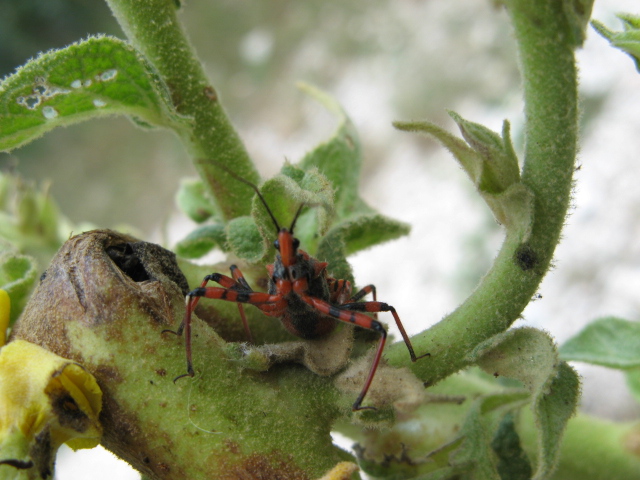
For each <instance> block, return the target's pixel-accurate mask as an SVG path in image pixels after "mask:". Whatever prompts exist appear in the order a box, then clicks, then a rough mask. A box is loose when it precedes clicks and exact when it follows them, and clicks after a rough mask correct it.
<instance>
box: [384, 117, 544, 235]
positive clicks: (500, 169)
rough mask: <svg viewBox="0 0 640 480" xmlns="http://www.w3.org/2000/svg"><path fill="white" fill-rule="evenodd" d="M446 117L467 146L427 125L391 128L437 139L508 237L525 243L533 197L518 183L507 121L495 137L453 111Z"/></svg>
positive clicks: (485, 129) (401, 123) (436, 127)
mask: <svg viewBox="0 0 640 480" xmlns="http://www.w3.org/2000/svg"><path fill="white" fill-rule="evenodd" d="M449 115H451V117H452V118H453V119H454V120H455V122H456V123H457V124H458V127H459V128H460V131H461V133H462V136H463V137H464V139H465V140H466V143H465V142H464V141H462V140H461V139H459V138H457V137H455V136H453V135H452V134H450V133H449V132H447V131H446V130H443V129H442V128H440V127H438V126H437V125H434V124H432V123H429V122H395V123H394V125H395V127H396V128H398V129H400V130H404V131H410V132H421V133H426V134H429V135H432V136H433V137H435V138H436V139H437V140H439V141H440V142H441V143H442V144H443V145H444V146H445V147H446V148H447V149H448V150H449V151H450V152H451V153H452V154H453V156H454V157H455V158H456V160H457V161H458V162H459V163H460V165H461V166H462V168H463V169H464V170H465V172H466V173H467V175H468V176H469V178H470V179H471V181H472V182H473V184H474V186H475V187H476V188H477V190H478V192H479V193H480V195H481V196H482V198H483V199H484V201H485V202H486V203H487V205H488V206H489V208H490V209H491V211H492V212H493V215H494V216H495V218H496V221H497V222H498V223H500V224H501V225H504V226H505V228H506V230H507V233H508V234H509V235H511V236H514V237H516V238H519V239H520V241H521V242H525V241H527V239H528V238H529V235H530V233H531V226H532V225H533V207H534V195H533V193H532V192H531V190H530V189H529V188H528V187H527V186H525V185H524V184H523V183H521V182H520V167H519V165H518V158H517V157H516V154H515V151H514V148H513V144H512V142H511V134H510V126H509V122H507V121H506V120H505V121H504V123H503V126H502V135H498V134H497V133H495V132H493V131H491V130H489V129H488V128H486V127H484V126H483V125H480V124H478V123H474V122H469V121H468V120H465V119H464V118H462V117H460V115H458V114H457V113H455V112H449Z"/></svg>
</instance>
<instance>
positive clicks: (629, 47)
mask: <svg viewBox="0 0 640 480" xmlns="http://www.w3.org/2000/svg"><path fill="white" fill-rule="evenodd" d="M618 18H620V19H621V20H622V22H623V26H624V31H622V32H614V31H612V30H609V29H608V28H607V27H605V26H604V24H602V23H601V22H598V21H597V20H594V21H592V22H591V25H592V26H593V28H594V29H595V30H596V31H597V32H598V33H599V34H600V35H602V36H603V37H604V38H606V39H607V40H609V43H611V45H612V46H613V47H616V48H618V49H620V50H622V51H623V52H625V53H627V54H629V55H630V56H631V58H633V60H634V62H635V64H636V70H638V71H639V72H640V16H633V15H629V14H621V15H618Z"/></svg>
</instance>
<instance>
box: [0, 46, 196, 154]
mask: <svg viewBox="0 0 640 480" xmlns="http://www.w3.org/2000/svg"><path fill="white" fill-rule="evenodd" d="M113 114H125V115H129V116H131V117H134V118H136V119H139V120H140V121H141V122H142V123H143V124H149V125H155V126H165V127H172V128H175V129H177V130H180V129H182V128H184V126H185V125H186V119H184V118H183V117H180V116H179V115H178V114H177V113H176V112H175V110H174V109H173V106H172V102H171V98H170V97H169V93H168V90H167V88H166V86H165V85H164V83H163V82H162V81H161V80H160V77H159V76H158V75H157V73H156V72H155V70H154V69H153V67H152V66H151V64H150V63H149V62H148V61H147V60H146V59H145V58H143V57H142V55H141V54H140V53H139V52H137V51H136V50H135V49H134V48H133V47H132V46H131V45H129V44H128V43H126V42H123V41H122V40H118V39H116V38H113V37H90V38H89V39H87V40H85V41H82V42H79V43H74V44H72V45H70V46H68V47H66V48H63V49H61V50H52V51H50V52H47V53H44V54H42V55H40V56H38V57H37V58H35V59H33V60H30V61H29V62H27V64H26V65H24V66H22V67H20V68H18V70H17V71H16V72H15V73H14V74H12V75H9V76H7V77H6V78H4V79H3V80H2V82H1V83H0V150H10V149H13V148H16V147H19V146H20V145H23V144H25V143H28V142H30V141H32V140H34V139H36V138H38V137H39V136H41V135H43V134H44V133H46V132H48V131H49V130H52V129H53V128H55V127H59V126H63V125H70V124H72V123H77V122H80V121H82V120H86V119H89V118H94V117H101V116H105V115H113Z"/></svg>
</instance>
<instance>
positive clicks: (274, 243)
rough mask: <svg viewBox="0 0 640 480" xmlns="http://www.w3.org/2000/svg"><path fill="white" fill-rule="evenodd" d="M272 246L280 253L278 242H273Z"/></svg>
mask: <svg viewBox="0 0 640 480" xmlns="http://www.w3.org/2000/svg"><path fill="white" fill-rule="evenodd" d="M273 246H274V247H275V248H276V250H278V251H280V241H279V240H276V241H275V242H273Z"/></svg>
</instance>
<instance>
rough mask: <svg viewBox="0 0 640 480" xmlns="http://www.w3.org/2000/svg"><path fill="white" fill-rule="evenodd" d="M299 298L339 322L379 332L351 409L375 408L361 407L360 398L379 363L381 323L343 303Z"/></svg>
mask: <svg viewBox="0 0 640 480" xmlns="http://www.w3.org/2000/svg"><path fill="white" fill-rule="evenodd" d="M298 295H299V296H300V298H301V299H302V300H304V301H305V302H306V303H307V304H309V305H311V306H312V307H313V308H315V309H316V310H318V311H319V312H321V313H323V314H325V315H329V316H331V317H334V318H336V319H338V320H340V321H341V322H345V323H351V324H353V325H357V326H359V327H362V328H366V329H369V330H373V331H375V332H378V333H379V334H380V341H379V342H378V347H377V348H376V353H375V357H374V358H373V362H372V363H371V368H370V369H369V374H368V375H367V379H366V380H365V382H364V386H363V387H362V390H361V392H360V395H358V398H357V399H356V401H355V402H354V404H353V406H352V407H351V409H352V410H353V411H354V412H355V411H358V410H375V407H363V406H362V400H363V399H364V397H365V395H366V394H367V392H368V391H369V387H370V386H371V382H372V381H373V377H374V375H375V373H376V370H377V369H378V364H379V363H380V358H381V357H382V351H383V350H384V344H385V342H386V340H387V331H386V330H385V328H384V326H383V325H382V323H380V322H378V321H377V320H375V319H373V318H371V317H369V316H367V315H365V314H364V313H360V312H358V311H350V310H348V309H344V308H343V307H344V305H340V306H336V305H331V304H330V303H328V302H325V301H324V300H320V299H318V298H315V297H311V296H309V295H301V294H300V293H298ZM348 305H362V304H361V303H355V304H348Z"/></svg>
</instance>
